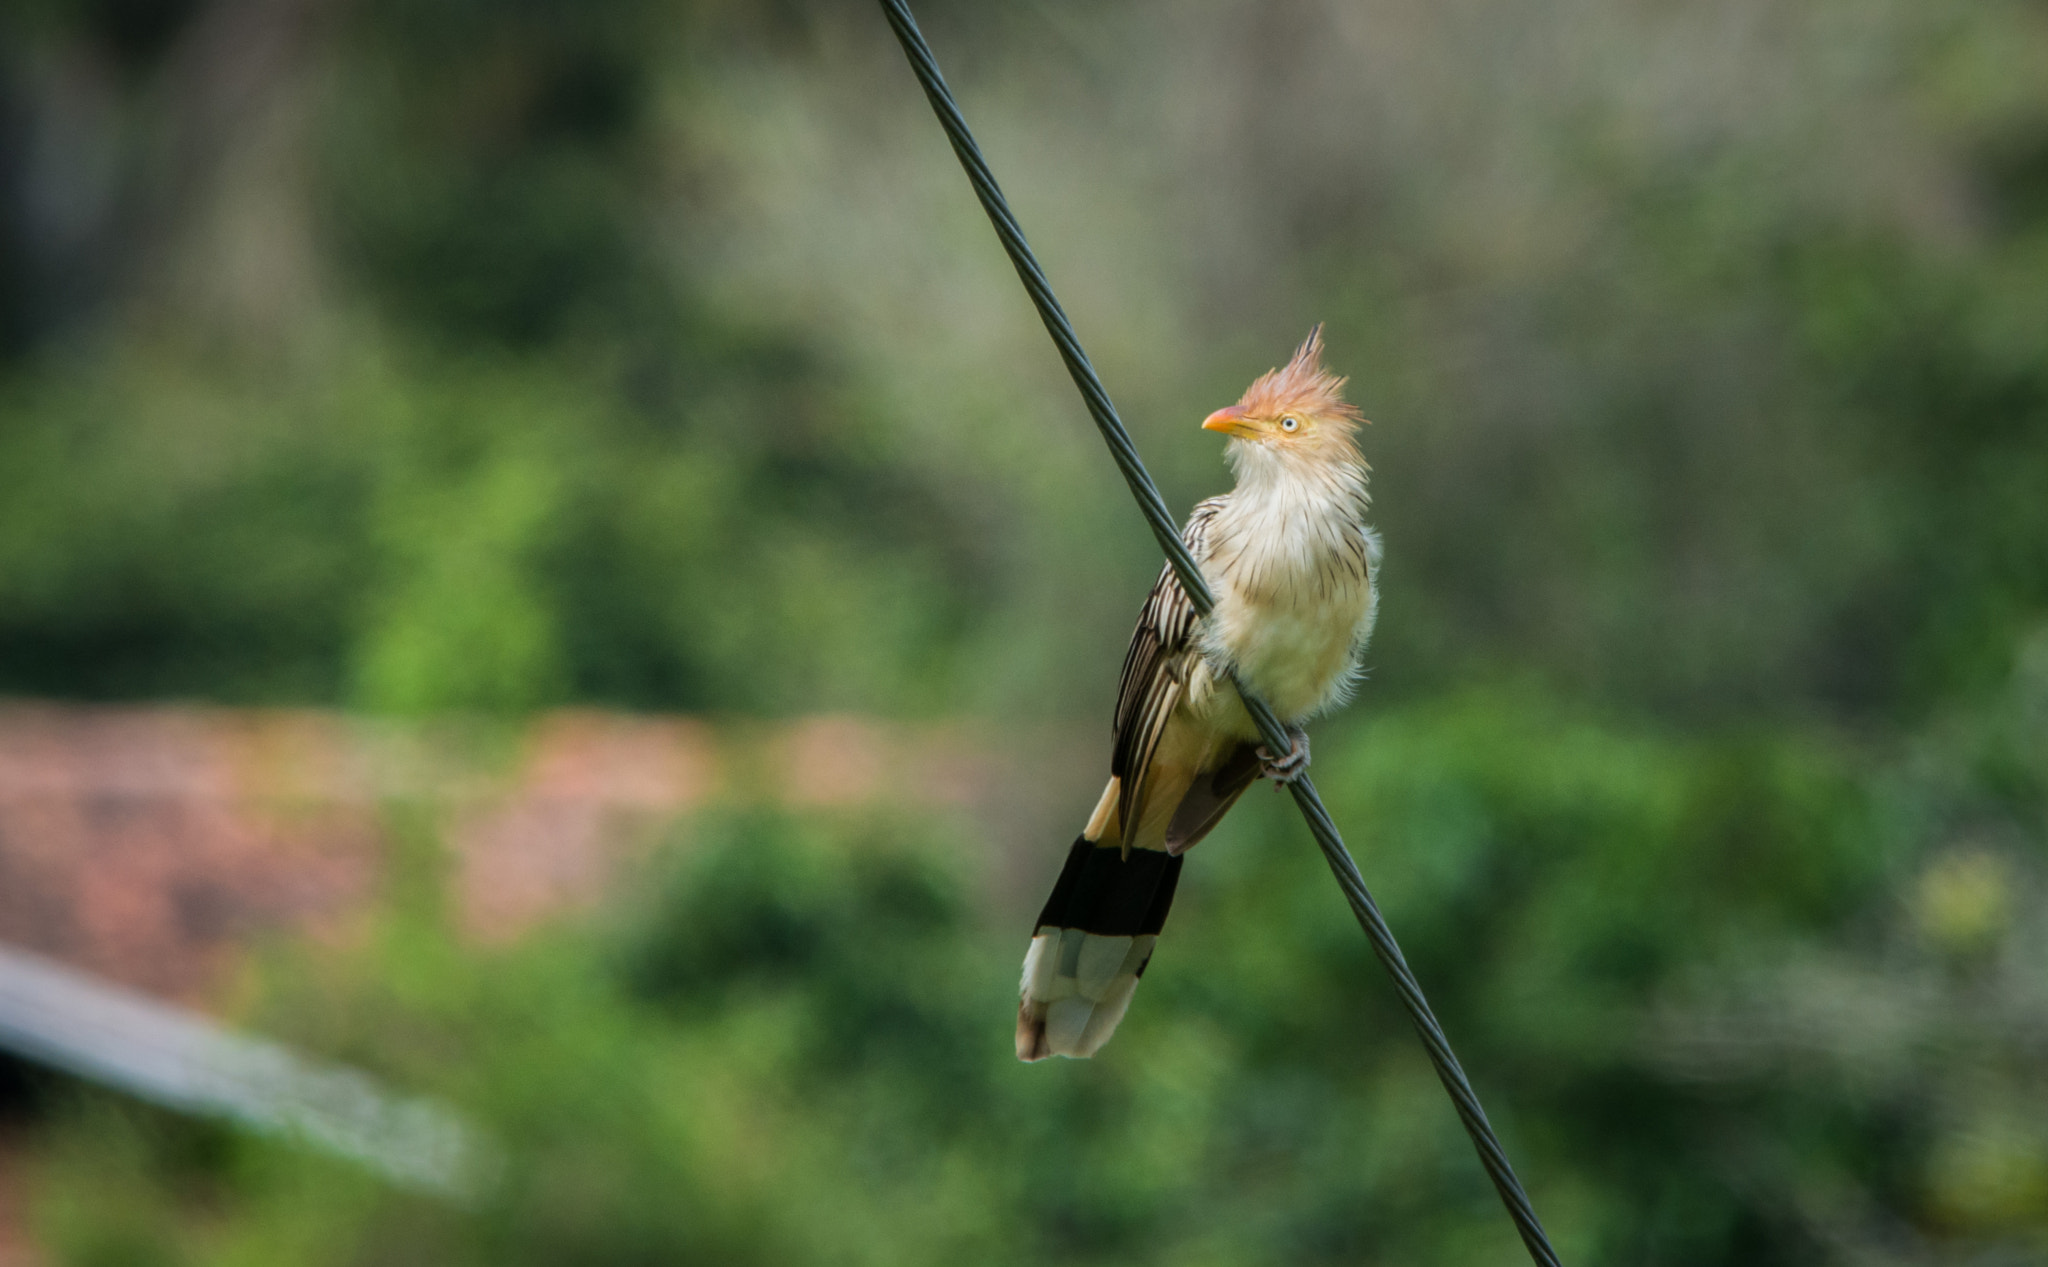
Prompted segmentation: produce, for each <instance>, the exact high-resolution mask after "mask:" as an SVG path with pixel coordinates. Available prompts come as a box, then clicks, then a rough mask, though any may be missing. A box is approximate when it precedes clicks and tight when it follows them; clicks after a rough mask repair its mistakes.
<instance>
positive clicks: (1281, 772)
mask: <svg viewBox="0 0 2048 1267" xmlns="http://www.w3.org/2000/svg"><path fill="white" fill-rule="evenodd" d="M1287 740H1288V744H1289V747H1288V749H1287V755H1286V756H1284V757H1275V756H1274V755H1273V754H1272V752H1271V751H1269V750H1268V749H1267V748H1266V747H1265V746H1264V745H1261V746H1260V748H1259V753H1258V755H1259V777H1260V778H1262V779H1271V780H1273V786H1274V787H1275V788H1279V787H1281V786H1282V785H1284V784H1288V783H1292V782H1294V781H1295V780H1296V779H1298V778H1300V777H1301V776H1302V775H1304V774H1307V773H1308V732H1307V731H1305V730H1303V729H1302V728H1301V727H1299V726H1289V727H1288V728H1287Z"/></svg>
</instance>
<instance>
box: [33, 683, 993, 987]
mask: <svg viewBox="0 0 2048 1267" xmlns="http://www.w3.org/2000/svg"><path fill="white" fill-rule="evenodd" d="M977 752H978V748H977V747H976V745H974V744H972V743H969V742H965V741H964V740H963V737H962V735H960V734H959V733H958V732H957V731H956V730H955V729H954V728H948V727H923V728H918V727H904V726H894V725H887V724H883V723H878V722H874V721H868V720H862V719H858V718H852V717H823V718H814V719H809V720H805V721H799V722H795V723H790V724H787V725H782V726H778V727H773V728H766V727H763V728H759V729H757V730H755V731H752V732H749V733H748V734H747V735H741V736H737V737H732V736H722V735H721V733H719V732H715V731H714V730H713V729H712V728H711V727H709V726H708V725H706V724H705V723H703V722H700V721H694V720H690V719H684V718H673V717H645V716H627V715H619V714H604V713H590V712H570V713H557V714H551V715H547V716H544V717H541V718H539V719H537V720H536V721H534V722H532V723H531V724H530V725H528V726H526V727H525V728H524V729H522V730H519V731H516V732H510V733H507V732H504V731H492V730H489V729H486V728H478V727H462V726H459V725H454V724H422V725H402V724H396V723H383V722H371V721H366V720H363V719H360V718H351V717H347V716H343V715H339V714H332V713H318V712H309V711H235V710H225V709H205V708H181V707H149V708H136V707H118V708H87V707H75V706H53V705H36V704H7V705H0V941H6V942H10V943H13V944H15V945H17V946H20V947H23V948H26V949H29V950H33V951H37V952H39V953H42V954H45V955H48V956H50V957H53V958H57V959H61V960H64V961H65V962H68V963H70V964H72V965H74V966H77V967H80V968H84V969H87V970H89V971H93V972H97V973H99V974H101V975H104V976H106V977H108V978H111V979H113V980H115V981H119V982H122V983H125V984H127V985H131V986H134V987H137V988H139V989H143V990H146V991H149V992H151V993H154V994H157V995H161V996H166V997H170V998H174V999H178V1000H182V1001H185V1002H188V1003H201V1004H203V1003H205V1002H207V1001H208V1000H209V999H211V998H213V997H215V996H217V994H218V992H219V991H220V990H221V989H222V988H223V986H224V985H225V984H226V983H227V981H228V979H229V975H230V970H231V969H232V967H233V964H234V962H235V960H236V956H237V952H238V951H239V950H240V949H241V948H242V947H244V946H246V945H247V944H248V943H249V942H250V941H251V940H252V939H260V938H262V937H264V936H266V935H275V934H279V933H284V932H293V933H311V934H313V935H316V936H346V935H347V933H348V931H349V929H350V928H351V927H352V926H353V925H354V924H356V923H358V922H360V921H361V920H362V919H363V917H364V916H365V915H366V914H367V913H368V912H369V911H370V910H371V909H373V907H374V904H375V902H376V900H377V897H378V892H379V880H380V877H381V875H382V872H383V863H384V860H385V858H386V856H387V850H388V849H389V848H390V847H391V845H392V843H393V841H394V840H395V839H396V838H397V837H396V833H395V828H394V824H395V823H397V822H400V821H403V818H402V815H400V814H398V813H395V812H394V811H396V810H399V809H401V808H402V807H423V808H425V809H426V810H427V811H428V812H429V815H430V820H429V821H432V822H434V823H437V824H439V825H441V826H442V829H443V831H444V834H445V838H446V839H447V841H448V843H449V845H450V847H451V848H452V850H453V852H454V866H455V881H454V891H455V898H456V901H457V909H458V913H459V918H460V920H461V921H462V924H463V927H464V928H465V929H467V930H468V931H469V932H471V933H472V934H473V935H476V936H479V937H486V938H498V937H505V936H510V935H512V934H515V933H517V932H519V931H520V930H522V929H525V928H527V927H529V926H531V925H532V924H533V923H534V922H536V921H538V920H540V919H542V918H544V917H546V916H548V915H551V914H555V913H558V912H562V911H565V910H573V909H576V908H579V907H583V906H587V905H589V904H591V903H593V902H595V901H596V900H597V898H598V897H599V896H600V895H601V894H602V893H603V891H604V890H605V889H606V887H607V885H608V883H609V881H610V879H611V877H612V875H613V874H614V871H615V869H616V868H617V866H618V865H619V863H620V862H621V861H622V860H623V859H625V858H627V857H629V856H632V855H634V854H636V853H638V852H639V851H641V850H643V849H644V848H646V847H647V846H648V844H649V843H651V842H652V841H654V840H655V839H657V838H659V837H660V836H662V835H663V834H665V833H667V832H668V831H669V830H671V829H672V827H673V824H674V822H675V820H676V819H677V817H678V816H680V815H682V814H685V813H687V812H688V811H690V810H692V809H695V808H697V807H699V806H701V805H703V804H704V803H705V802H707V801H708V800H709V799H711V798H712V797H714V796H715V795H720V794H735V795H742V796H747V797H768V798H773V799H780V800H785V801H788V802H790V803H794V804H802V805H809V806H817V805H844V804H855V803H860V802H863V801H867V800H874V799H895V800H908V801H911V802H919V801H922V802H927V803H929V802H940V803H947V804H954V805H965V804H968V803H970V802H972V801H975V800H977V799H979V796H978V793H979V791H980V790H981V789H982V788H984V787H985V786H986V784H987V783H988V782H989V780H988V778H987V770H988V763H987V762H986V761H985V760H983V759H981V758H980V757H979V756H978V755H977ZM750 779H751V780H753V781H757V782H762V783H766V784H769V785H770V786H745V785H747V784H748V783H749V781H750ZM735 785H741V786H737V787H736V786H735Z"/></svg>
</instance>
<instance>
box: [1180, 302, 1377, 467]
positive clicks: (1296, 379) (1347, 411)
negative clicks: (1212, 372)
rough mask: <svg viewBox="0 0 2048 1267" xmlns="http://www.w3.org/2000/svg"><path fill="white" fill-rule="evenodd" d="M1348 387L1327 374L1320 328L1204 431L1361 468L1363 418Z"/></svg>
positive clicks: (1208, 421) (1206, 424)
mask: <svg viewBox="0 0 2048 1267" xmlns="http://www.w3.org/2000/svg"><path fill="white" fill-rule="evenodd" d="M1345 381H1346V380H1344V379H1341V378H1339V377H1337V376H1336V375H1335V374H1332V373H1330V372H1329V371H1328V370H1326V369H1324V368H1323V327H1322V326H1321V325H1320V324H1319V325H1317V326H1316V328H1315V329H1313V330H1310V331H1309V332H1308V337H1307V338H1306V339H1303V340H1302V341H1301V346H1300V347H1298V348H1296V349H1295V350H1294V356H1293V357H1292V358H1291V359H1290V360H1289V361H1288V362H1287V364H1285V365H1283V366H1281V367H1280V368H1279V369H1276V370H1267V371H1266V372H1265V373H1263V374H1261V375H1259V377H1258V378H1257V379H1256V380H1254V381H1253V383H1252V385H1251V386H1250V387H1247V388H1245V392H1244V395H1243V396H1241V397H1239V399H1238V402H1237V403H1236V404H1234V405H1232V406H1230V407H1229V408H1228V409H1219V410H1217V411H1216V412H1215V413H1213V414H1210V415H1209V417H1208V418H1207V419H1206V420H1205V421H1204V422H1203V423H1202V426H1203V427H1204V428H1205V429H1207V430H1209V431H1221V432H1222V433H1223V434H1225V435H1227V436H1229V437H1230V438H1231V439H1233V440H1238V441H1241V442H1243V443H1245V444H1248V445H1259V446H1264V447H1265V448H1267V449H1270V450H1272V451H1273V452H1275V453H1281V454H1288V455H1298V456H1300V457H1305V458H1320V459H1322V460H1325V461H1336V460H1347V461H1351V462H1357V461H1358V449H1357V447H1356V446H1355V445H1354V444H1353V443H1352V439H1351V438H1352V436H1353V435H1354V434H1356V433H1357V431H1358V424H1360V423H1362V422H1364V421H1365V418H1364V417H1363V416H1362V415H1361V414H1360V413H1359V412H1358V406H1356V405H1353V404H1351V403H1349V402H1347V401H1346V400H1345V399H1344V383H1345Z"/></svg>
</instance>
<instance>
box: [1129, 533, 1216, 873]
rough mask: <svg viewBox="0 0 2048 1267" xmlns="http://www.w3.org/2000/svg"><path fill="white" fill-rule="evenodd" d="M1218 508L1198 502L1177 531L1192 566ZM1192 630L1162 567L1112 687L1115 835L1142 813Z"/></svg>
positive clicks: (1184, 603)
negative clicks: (1116, 786)
mask: <svg viewBox="0 0 2048 1267" xmlns="http://www.w3.org/2000/svg"><path fill="white" fill-rule="evenodd" d="M1222 507H1223V498H1221V497H1211V498H1210V499H1209V500H1207V501H1205V502H1202V503H1201V504H1199V505H1197V506H1196V507H1195V509H1194V513H1193V514H1191V515H1189V516H1188V523H1187V527H1186V528H1184V529H1182V530H1181V540H1182V541H1184V542H1186V543H1187V547H1188V553H1189V554H1191V555H1193V556H1194V557H1195V561H1196V562H1197V563H1199V562H1201V561H1203V560H1204V559H1206V558H1207V557H1208V538H1209V522H1210V520H1212V519H1214V518H1215V517H1216V512H1217V511H1218V510H1220V509H1222ZM1194 629H1195V607H1194V604H1193V603H1191V602H1189V601H1188V596H1187V591H1185V590H1183V589H1182V588H1181V585H1180V578H1179V577H1176V576H1175V575H1174V574H1173V568H1172V566H1171V565H1169V566H1166V567H1162V568H1161V569H1160V570H1159V579H1158V581H1156V582H1154V583H1153V586H1152V593H1151V594H1150V595H1149V596H1147V597H1146V599H1145V608H1144V610H1143V611H1142V612H1140V613H1139V615H1138V627H1137V629H1136V630H1135V631H1133V633H1132V634H1131V646H1130V650H1128V651H1127V652H1125V653H1124V670H1123V676H1122V678H1121V679H1120V680H1119V682H1118V684H1117V693H1116V721H1115V723H1114V725H1113V727H1112V729H1111V735H1112V738H1113V747H1112V751H1111V754H1110V764H1109V768H1110V772H1111V773H1112V774H1114V775H1116V776H1117V778H1118V780H1119V793H1118V801H1117V824H1118V827H1119V829H1120V830H1119V832H1118V835H1119V836H1120V837H1122V836H1124V834H1125V833H1126V832H1128V831H1129V830H1130V828H1131V827H1132V826H1133V825H1134V824H1136V823H1137V822H1138V821H1139V820H1140V816H1141V815H1142V814H1143V813H1144V805H1143V803H1142V802H1143V798H1144V790H1145V775H1146V773H1147V772H1148V771H1149V770H1150V768H1151V765H1152V754H1153V752H1154V750H1155V749H1157V748H1158V746H1159V736H1160V734H1161V732H1163V731H1164V730H1165V729H1166V722H1167V719H1168V718H1170V717H1171V716H1172V715H1173V710H1174V706H1175V705H1177V704H1179V703H1180V697H1181V691H1182V690H1183V689H1184V688H1185V687H1186V685H1187V679H1188V669H1189V667H1190V666H1191V665H1192V663H1193V658H1194V656H1195V654H1196V652H1195V650H1194V646H1193V641H1194Z"/></svg>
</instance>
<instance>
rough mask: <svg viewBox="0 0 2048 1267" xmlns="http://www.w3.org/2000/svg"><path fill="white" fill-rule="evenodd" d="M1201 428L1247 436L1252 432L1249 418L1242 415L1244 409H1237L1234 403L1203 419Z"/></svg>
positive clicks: (1228, 434) (1231, 434)
mask: <svg viewBox="0 0 2048 1267" xmlns="http://www.w3.org/2000/svg"><path fill="white" fill-rule="evenodd" d="M1202 430H1204V431H1221V432H1222V433H1223V434H1224V435H1227V436H1249V435H1251V434H1253V428H1252V425H1251V422H1250V420H1248V419H1247V418H1246V417H1245V416H1244V410H1242V409H1239V408H1238V407H1237V406H1236V405H1232V406H1231V407H1230V408H1228V409H1219V410H1217V411H1216V412H1215V413H1213V414H1210V415H1209V416H1208V417H1207V418H1205V419H1203V420H1202Z"/></svg>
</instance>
